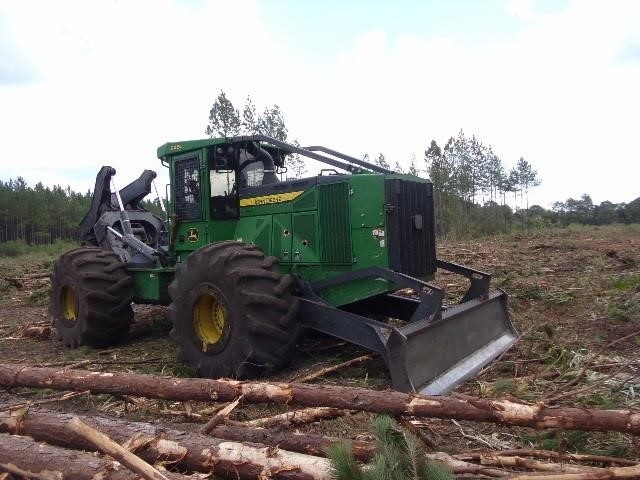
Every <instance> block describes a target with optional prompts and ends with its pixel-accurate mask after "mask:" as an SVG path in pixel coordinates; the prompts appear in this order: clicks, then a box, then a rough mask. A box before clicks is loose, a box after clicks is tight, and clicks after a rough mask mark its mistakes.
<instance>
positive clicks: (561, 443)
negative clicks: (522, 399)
mask: <svg viewBox="0 0 640 480" xmlns="http://www.w3.org/2000/svg"><path fill="white" fill-rule="evenodd" d="M521 439H522V441H523V442H525V443H529V444H531V446H532V447H533V448H538V449H541V450H552V451H554V452H557V451H563V452H571V453H587V442H588V440H589V433H588V432H583V431H581V430H550V431H546V432H535V433H532V434H528V433H526V434H524V435H522V436H521Z"/></svg>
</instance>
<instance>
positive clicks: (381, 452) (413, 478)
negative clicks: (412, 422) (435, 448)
mask: <svg viewBox="0 0 640 480" xmlns="http://www.w3.org/2000/svg"><path fill="white" fill-rule="evenodd" d="M373 432H374V435H375V437H376V443H377V447H378V449H377V451H378V453H377V454H376V456H375V457H374V459H373V460H372V462H371V463H370V464H369V465H367V466H366V467H363V466H361V465H360V464H359V463H358V462H357V461H356V460H355V458H354V457H353V455H352V453H351V450H350V448H349V446H348V445H347V444H346V443H338V444H336V445H334V446H332V447H330V448H329V449H328V451H327V454H328V455H329V459H330V460H331V465H332V475H333V478H335V479H336V480H450V479H453V478H454V477H453V473H452V472H451V469H450V468H449V467H448V466H447V465H444V464H441V463H437V462H435V461H432V460H429V459H427V458H426V457H425V455H424V450H423V447H422V445H421V444H420V441H419V440H418V439H417V438H416V437H415V436H414V435H412V434H411V433H409V432H406V431H404V430H402V429H400V428H399V427H398V425H397V423H396V422H395V420H393V419H392V418H391V417H389V416H386V415H383V416H379V417H376V418H375V419H374V420H373Z"/></svg>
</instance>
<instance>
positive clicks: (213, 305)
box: [193, 291, 227, 352]
mask: <svg viewBox="0 0 640 480" xmlns="http://www.w3.org/2000/svg"><path fill="white" fill-rule="evenodd" d="M226 326H227V312H226V311H225V308H224V306H223V305H222V303H221V302H220V301H219V300H218V297H217V296H216V294H215V293H213V292H211V291H210V292H207V293H204V294H202V295H200V296H199V297H198V299H197V300H196V302H195V304H194V306H193V328H194V330H195V332H196V335H197V336H198V339H199V340H200V342H201V344H202V351H203V352H206V351H207V350H208V349H209V347H210V346H211V345H215V344H216V343H218V342H219V341H220V339H221V338H222V335H223V334H224V331H225V327H226Z"/></svg>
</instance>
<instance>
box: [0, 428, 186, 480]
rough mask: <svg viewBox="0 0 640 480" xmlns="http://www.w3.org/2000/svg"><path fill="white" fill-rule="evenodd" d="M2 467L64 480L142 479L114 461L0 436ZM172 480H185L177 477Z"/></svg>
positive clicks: (22, 438) (171, 475)
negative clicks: (11, 467)
mask: <svg viewBox="0 0 640 480" xmlns="http://www.w3.org/2000/svg"><path fill="white" fill-rule="evenodd" d="M0 463H3V464H9V463H10V464H11V465H14V466H15V467H18V468H19V469H21V470H26V471H29V472H33V473H38V474H40V475H41V476H43V477H45V476H46V477H48V478H52V479H53V478H59V479H62V478H64V479H65V480H91V479H94V478H96V479H98V478H100V479H102V480H134V479H136V478H139V477H138V476H137V475H135V474H134V473H132V472H130V471H129V470H127V469H126V468H125V467H123V466H122V465H120V464H119V463H118V462H115V461H113V460H111V459H101V458H99V457H96V456H95V455H91V454H89V453H83V452H76V451H70V450H67V449H66V448H60V447H53V446H51V445H46V444H43V443H36V442H34V441H33V440H31V439H30V438H25V437H20V436H16V435H4V434H0ZM168 476H169V477H170V478H171V479H176V480H177V479H178V478H184V477H182V476H179V475H176V474H170V475H168Z"/></svg>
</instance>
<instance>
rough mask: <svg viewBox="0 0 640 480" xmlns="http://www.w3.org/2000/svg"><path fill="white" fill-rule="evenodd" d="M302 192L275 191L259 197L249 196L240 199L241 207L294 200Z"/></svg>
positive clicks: (302, 191)
mask: <svg viewBox="0 0 640 480" xmlns="http://www.w3.org/2000/svg"><path fill="white" fill-rule="evenodd" d="M303 193H304V190H300V191H298V192H286V193H275V194H272V195H263V196H261V197H251V198H242V199H240V206H241V207H254V206H257V205H270V204H272V203H284V202H290V201H291V200H295V199H296V198H298V197H299V196H300V195H302V194H303Z"/></svg>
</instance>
